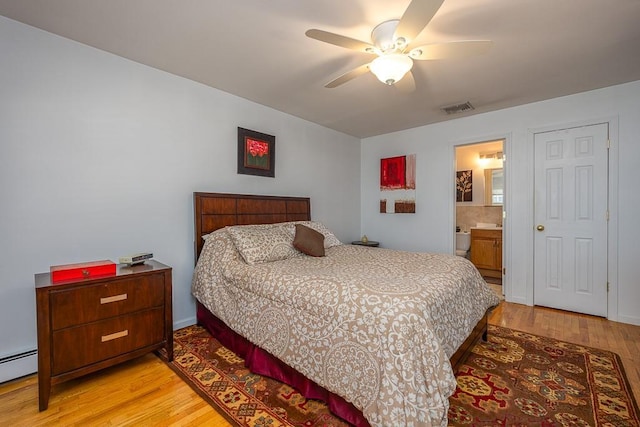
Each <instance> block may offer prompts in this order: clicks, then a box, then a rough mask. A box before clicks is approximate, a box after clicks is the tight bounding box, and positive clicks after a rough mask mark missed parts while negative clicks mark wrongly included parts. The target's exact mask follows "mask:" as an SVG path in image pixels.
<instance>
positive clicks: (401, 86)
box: [394, 71, 416, 93]
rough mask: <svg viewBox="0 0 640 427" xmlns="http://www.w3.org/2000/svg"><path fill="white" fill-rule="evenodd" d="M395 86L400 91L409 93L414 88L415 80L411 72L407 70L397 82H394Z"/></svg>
mask: <svg viewBox="0 0 640 427" xmlns="http://www.w3.org/2000/svg"><path fill="white" fill-rule="evenodd" d="M394 86H395V87H397V88H398V90H399V91H400V92H402V93H411V92H413V91H415V90H416V81H415V79H414V78H413V73H412V72H411V71H409V72H407V74H405V75H404V77H403V78H401V79H400V81H399V82H396V83H395V84H394Z"/></svg>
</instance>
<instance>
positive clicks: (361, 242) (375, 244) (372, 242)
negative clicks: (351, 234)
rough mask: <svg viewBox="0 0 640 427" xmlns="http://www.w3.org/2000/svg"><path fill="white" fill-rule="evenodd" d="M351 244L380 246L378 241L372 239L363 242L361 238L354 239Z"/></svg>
mask: <svg viewBox="0 0 640 427" xmlns="http://www.w3.org/2000/svg"><path fill="white" fill-rule="evenodd" d="M351 244H352V245H359V246H369V247H372V248H377V247H378V246H380V242H374V241H373V240H367V241H366V242H363V241H362V240H354V241H353V242H351Z"/></svg>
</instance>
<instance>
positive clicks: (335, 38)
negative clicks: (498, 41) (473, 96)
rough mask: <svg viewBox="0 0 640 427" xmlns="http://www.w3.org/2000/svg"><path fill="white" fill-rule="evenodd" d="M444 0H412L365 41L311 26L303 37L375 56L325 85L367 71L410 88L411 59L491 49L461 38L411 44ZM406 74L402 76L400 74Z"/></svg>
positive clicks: (412, 83)
mask: <svg viewBox="0 0 640 427" xmlns="http://www.w3.org/2000/svg"><path fill="white" fill-rule="evenodd" d="M443 2H444V0H412V1H411V3H409V6H408V7H407V9H406V10H405V12H404V15H402V18H401V19H392V20H389V21H385V22H383V23H381V24H379V25H377V26H376V27H375V28H374V29H373V31H372V32H371V42H372V43H367V42H363V41H360V40H356V39H352V38H350V37H346V36H341V35H339V34H335V33H330V32H328V31H323V30H317V29H311V30H308V31H307V32H306V33H305V34H306V35H307V37H310V38H312V39H316V40H319V41H322V42H325V43H330V44H333V45H336V46H340V47H344V48H347V49H352V50H356V51H358V52H364V53H369V54H372V55H376V56H377V58H375V59H374V60H373V61H371V62H369V63H367V64H364V65H361V66H359V67H357V68H355V69H353V70H351V71H348V72H346V73H344V74H343V75H341V76H339V77H338V78H336V79H334V80H332V81H330V82H329V83H327V84H326V85H325V87H327V88H334V87H337V86H340V85H341V84H343V83H346V82H348V81H350V80H352V79H354V78H356V77H358V76H361V75H363V74H366V73H367V72H368V71H371V72H372V73H373V74H374V75H375V76H376V77H377V78H378V80H380V81H381V82H382V83H385V84H387V85H393V84H396V83H398V82H400V80H403V83H402V84H401V85H399V87H400V89H403V90H405V91H413V90H414V89H415V81H414V79H413V74H412V73H411V68H412V67H413V61H414V60H433V59H445V58H456V57H461V56H467V55H473V54H481V53H485V52H486V51H488V50H489V48H491V45H492V42H491V41H489V40H465V41H455V42H448V43H438V44H426V45H422V46H414V44H413V42H414V39H415V38H416V36H418V34H420V33H421V32H422V30H423V29H424V28H425V27H426V26H427V25H428V24H429V22H430V21H431V19H432V18H433V16H434V15H435V14H436V12H437V11H438V9H440V6H441V5H442V3H443ZM405 76H407V77H406V78H405V79H403V77H405Z"/></svg>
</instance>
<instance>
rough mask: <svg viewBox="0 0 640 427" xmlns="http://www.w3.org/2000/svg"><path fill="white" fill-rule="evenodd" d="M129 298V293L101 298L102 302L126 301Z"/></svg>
mask: <svg viewBox="0 0 640 427" xmlns="http://www.w3.org/2000/svg"><path fill="white" fill-rule="evenodd" d="M126 299H127V294H120V295H114V296H112V297H106V298H100V304H109V303H110V302H116V301H124V300H126Z"/></svg>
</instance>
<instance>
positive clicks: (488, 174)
mask: <svg viewBox="0 0 640 427" xmlns="http://www.w3.org/2000/svg"><path fill="white" fill-rule="evenodd" d="M503 200H504V172H503V170H502V168H497V169H485V170H484V204H485V206H502V203H503Z"/></svg>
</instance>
